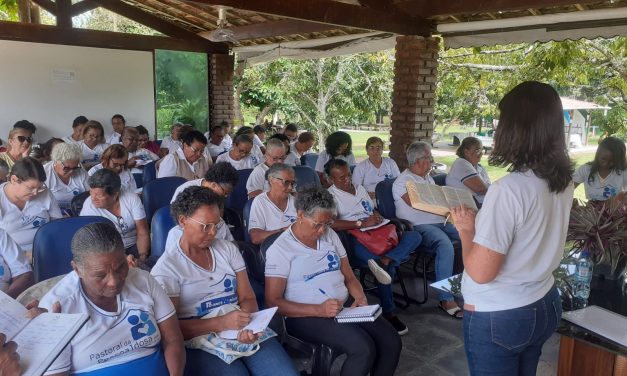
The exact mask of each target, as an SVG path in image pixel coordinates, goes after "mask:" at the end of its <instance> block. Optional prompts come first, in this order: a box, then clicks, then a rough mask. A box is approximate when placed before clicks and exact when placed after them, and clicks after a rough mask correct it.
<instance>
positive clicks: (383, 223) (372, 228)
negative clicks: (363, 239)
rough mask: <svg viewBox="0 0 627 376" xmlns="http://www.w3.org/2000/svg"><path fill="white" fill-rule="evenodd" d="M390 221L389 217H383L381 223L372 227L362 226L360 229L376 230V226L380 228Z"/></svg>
mask: <svg viewBox="0 0 627 376" xmlns="http://www.w3.org/2000/svg"><path fill="white" fill-rule="evenodd" d="M388 223H390V220H389V219H387V218H385V219H383V220H382V221H381V223H379V224H378V225H374V226H370V227H362V228H360V229H359V230H360V231H368V230H374V229H375V228H379V227H381V226H385V225H387V224H388Z"/></svg>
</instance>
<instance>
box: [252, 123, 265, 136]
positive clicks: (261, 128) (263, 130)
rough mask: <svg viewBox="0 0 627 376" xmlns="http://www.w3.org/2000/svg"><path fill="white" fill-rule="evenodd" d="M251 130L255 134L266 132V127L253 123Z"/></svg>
mask: <svg viewBox="0 0 627 376" xmlns="http://www.w3.org/2000/svg"><path fill="white" fill-rule="evenodd" d="M253 132H255V134H259V133H266V128H264V127H262V126H261V125H255V128H253Z"/></svg>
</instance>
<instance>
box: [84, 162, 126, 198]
mask: <svg viewBox="0 0 627 376" xmlns="http://www.w3.org/2000/svg"><path fill="white" fill-rule="evenodd" d="M87 183H88V184H89V187H90V188H100V189H103V190H104V191H105V193H106V194H107V195H109V196H113V195H114V194H116V193H119V192H120V188H121V187H122V182H121V181H120V175H118V174H116V173H115V172H113V171H111V170H107V169H106V168H103V169H100V170H98V171H96V172H95V173H94V174H93V175H92V176H90V177H89V179H88V180H87Z"/></svg>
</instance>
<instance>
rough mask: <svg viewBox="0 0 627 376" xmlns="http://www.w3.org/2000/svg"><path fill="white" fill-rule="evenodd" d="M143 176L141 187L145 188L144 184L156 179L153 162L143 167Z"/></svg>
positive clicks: (155, 169) (155, 168)
mask: <svg viewBox="0 0 627 376" xmlns="http://www.w3.org/2000/svg"><path fill="white" fill-rule="evenodd" d="M143 175H144V176H143V184H142V186H145V185H146V184H148V183H150V182H151V181H153V180H155V179H156V178H157V167H156V165H155V161H152V162H150V163H148V164H147V165H145V166H144V174H143Z"/></svg>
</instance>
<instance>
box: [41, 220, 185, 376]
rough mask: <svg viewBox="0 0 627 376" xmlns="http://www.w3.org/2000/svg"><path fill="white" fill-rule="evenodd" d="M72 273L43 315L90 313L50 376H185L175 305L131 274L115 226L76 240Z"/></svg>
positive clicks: (150, 282)
mask: <svg viewBox="0 0 627 376" xmlns="http://www.w3.org/2000/svg"><path fill="white" fill-rule="evenodd" d="M72 257H73V260H72V268H73V269H74V271H72V272H71V273H69V274H68V275H66V276H65V277H64V278H63V279H62V280H61V281H59V283H57V284H56V285H55V286H54V287H53V288H52V289H51V290H50V291H49V292H48V293H47V294H46V295H44V297H43V298H42V299H41V302H40V307H42V308H46V309H48V310H52V308H53V306H55V305H56V306H57V309H58V306H59V305H60V306H61V307H60V308H61V313H87V314H88V315H89V318H90V319H89V321H88V323H87V324H86V325H85V326H83V328H82V329H81V330H80V331H79V332H78V334H77V335H76V337H74V338H73V339H72V341H71V342H70V344H69V345H68V346H67V347H66V348H65V349H64V350H63V352H62V353H61V355H59V357H58V358H57V359H56V360H55V361H54V363H53V364H52V365H51V366H50V367H49V368H48V371H47V372H46V373H45V374H46V375H68V374H81V375H94V376H96V375H98V376H104V375H133V374H136V375H140V374H141V375H164V376H165V375H182V374H183V367H184V365H185V349H184V346H183V337H182V336H181V331H180V329H179V326H178V320H177V318H176V315H175V310H174V307H173V306H172V302H171V301H170V300H169V299H168V297H167V295H166V294H165V293H164V291H163V289H162V288H161V286H159V284H158V283H157V282H156V281H155V280H154V278H153V277H152V276H151V275H150V274H148V273H147V272H145V271H143V270H141V269H138V268H131V269H129V267H128V265H127V262H126V256H125V255H124V246H123V244H122V238H121V237H120V234H119V233H118V232H117V231H116V229H115V227H114V226H113V225H112V224H110V223H91V224H88V225H86V226H84V227H82V228H81V229H79V230H78V231H77V232H76V234H75V235H74V237H73V238H72Z"/></svg>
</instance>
